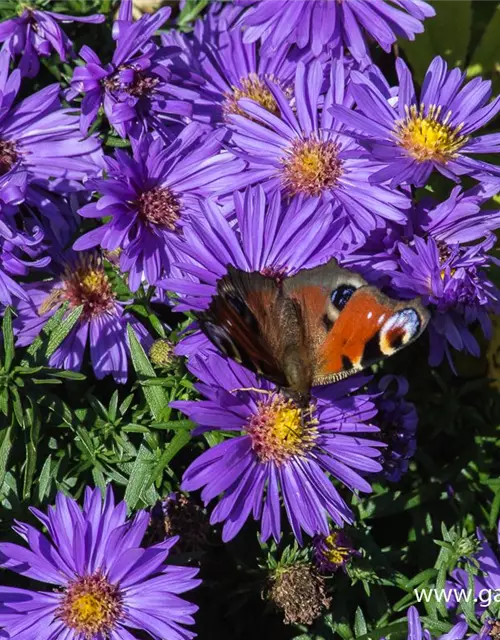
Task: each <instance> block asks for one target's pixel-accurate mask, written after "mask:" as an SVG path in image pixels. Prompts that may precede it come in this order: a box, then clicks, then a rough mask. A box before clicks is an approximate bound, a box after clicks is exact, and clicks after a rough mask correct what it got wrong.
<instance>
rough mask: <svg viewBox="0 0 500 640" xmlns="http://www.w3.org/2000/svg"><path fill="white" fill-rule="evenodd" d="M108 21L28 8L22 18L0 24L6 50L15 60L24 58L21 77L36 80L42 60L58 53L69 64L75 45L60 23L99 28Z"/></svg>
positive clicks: (99, 17)
mask: <svg viewBox="0 0 500 640" xmlns="http://www.w3.org/2000/svg"><path fill="white" fill-rule="evenodd" d="M105 19H106V18H105V16H103V15H100V14H98V15H93V16H85V17H84V16H68V15H65V14H63V13H54V12H53V11H40V10H39V9H34V8H31V7H27V8H25V9H24V10H23V12H22V13H21V15H20V16H16V17H15V18H11V19H10V20H5V21H4V22H2V23H1V24H0V42H3V46H2V50H6V51H8V53H9V54H10V57H11V58H12V59H14V58H16V57H17V56H21V59H20V61H19V65H18V68H19V70H20V71H21V74H22V75H23V76H26V77H28V78H34V77H35V76H36V75H37V73H38V71H39V70H40V60H39V57H47V56H49V55H50V54H51V53H52V51H55V52H56V53H57V54H58V55H59V57H60V58H61V60H63V61H66V60H67V59H68V56H69V55H70V54H71V53H72V48H73V43H72V42H71V40H70V39H69V38H68V36H67V35H66V34H65V33H64V31H63V30H62V29H61V27H60V26H59V23H60V22H62V23H63V24H64V23H69V22H84V23H87V24H97V23H99V22H104V20H105Z"/></svg>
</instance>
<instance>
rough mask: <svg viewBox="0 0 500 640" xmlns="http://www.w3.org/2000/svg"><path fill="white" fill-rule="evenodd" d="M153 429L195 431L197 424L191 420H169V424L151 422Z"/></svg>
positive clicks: (150, 425)
mask: <svg viewBox="0 0 500 640" xmlns="http://www.w3.org/2000/svg"><path fill="white" fill-rule="evenodd" d="M148 426H149V427H150V428H151V429H194V427H195V423H194V422H191V420H168V421H167V422H151V424H149V425H148Z"/></svg>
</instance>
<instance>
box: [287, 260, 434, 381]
mask: <svg viewBox="0 0 500 640" xmlns="http://www.w3.org/2000/svg"><path fill="white" fill-rule="evenodd" d="M284 291H285V294H286V295H287V296H288V297H290V298H291V299H292V300H294V301H295V303H296V304H297V305H298V307H299V308H300V310H301V311H300V313H301V316H302V318H303V323H304V334H305V335H304V340H305V341H306V343H307V344H308V345H309V349H310V352H311V356H310V358H311V360H312V362H311V367H312V382H311V384H312V385H319V384H328V383H330V382H335V381H337V380H340V379H342V378H346V377H348V376H350V375H352V374H354V373H357V372H358V371H361V370H362V369H364V368H365V367H368V366H370V365H371V364H374V363H375V362H378V361H379V360H382V359H384V358H386V357H388V356H390V355H392V354H393V353H396V352H397V351H399V350H400V349H402V348H403V347H405V346H407V345H408V344H410V343H411V342H413V341H414V340H416V339H417V338H418V337H419V336H420V335H421V334H422V332H423V331H424V329H425V327H426V325H427V322H428V320H429V313H428V311H427V310H426V309H425V308H424V307H423V305H422V304H421V302H420V301H419V300H418V299H415V300H410V301H408V302H398V301H395V300H393V299H391V298H389V297H388V296H385V295H383V294H382V293H381V292H380V291H379V290H378V289H377V288H376V287H371V286H369V285H367V283H366V281H365V280H364V279H363V278H362V277H361V276H359V275H358V274H356V273H353V272H351V271H348V270H347V269H342V268H341V267H339V266H338V265H337V263H336V261H335V260H332V261H330V262H328V263H327V264H325V265H323V266H321V267H317V268H315V269H308V270H303V271H301V272H299V273H298V274H297V275H296V276H293V277H292V278H289V279H288V280H287V281H286V282H285V285H284Z"/></svg>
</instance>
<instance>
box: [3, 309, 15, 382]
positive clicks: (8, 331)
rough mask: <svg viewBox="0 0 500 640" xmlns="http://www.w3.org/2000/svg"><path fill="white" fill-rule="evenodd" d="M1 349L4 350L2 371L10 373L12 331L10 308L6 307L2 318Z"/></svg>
mask: <svg viewBox="0 0 500 640" xmlns="http://www.w3.org/2000/svg"><path fill="white" fill-rule="evenodd" d="M2 331H3V348H4V365H3V366H4V369H5V371H10V367H11V365H12V361H13V360H14V332H13V330H12V308H11V307H7V308H6V309H5V313H4V316H3V323H2Z"/></svg>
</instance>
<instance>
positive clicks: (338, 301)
mask: <svg viewBox="0 0 500 640" xmlns="http://www.w3.org/2000/svg"><path fill="white" fill-rule="evenodd" d="M355 291H356V288H355V287H352V286H351V285H348V284H343V285H341V286H340V287H337V288H336V289H334V290H333V292H332V295H331V296H330V300H331V301H332V304H333V306H334V307H335V308H336V309H338V310H339V311H342V309H343V308H344V307H345V306H346V304H347V303H348V302H349V299H350V297H351V296H352V294H353V293H354V292H355Z"/></svg>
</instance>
